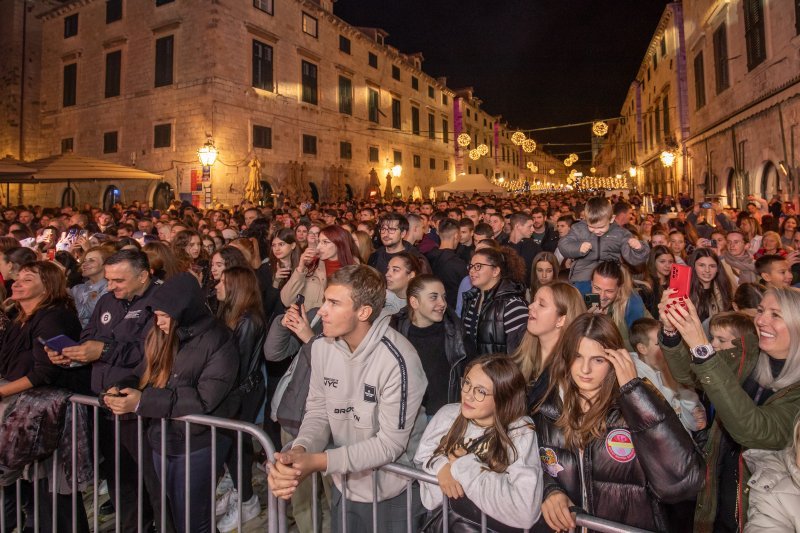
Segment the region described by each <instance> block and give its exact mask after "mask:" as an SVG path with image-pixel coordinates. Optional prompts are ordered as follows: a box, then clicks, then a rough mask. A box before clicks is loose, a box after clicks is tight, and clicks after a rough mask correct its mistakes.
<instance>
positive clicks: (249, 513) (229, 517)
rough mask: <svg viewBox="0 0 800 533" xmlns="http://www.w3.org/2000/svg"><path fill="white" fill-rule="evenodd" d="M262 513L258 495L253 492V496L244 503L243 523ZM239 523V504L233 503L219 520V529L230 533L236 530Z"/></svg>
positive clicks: (223, 532) (224, 532)
mask: <svg viewBox="0 0 800 533" xmlns="http://www.w3.org/2000/svg"><path fill="white" fill-rule="evenodd" d="M260 514H261V502H259V501H258V495H257V494H253V497H252V498H250V499H249V500H248V501H246V502H243V503H242V524H244V523H245V522H249V521H250V520H252V519H253V518H256V517H257V516H258V515H260ZM238 525H239V506H238V505H236V504H233V505H231V507H230V509H228V512H227V513H226V514H225V516H223V517H222V519H221V520H220V521H219V522H217V529H218V530H219V531H220V533H229V532H231V531H234V530H235V529H236V528H237V527H238Z"/></svg>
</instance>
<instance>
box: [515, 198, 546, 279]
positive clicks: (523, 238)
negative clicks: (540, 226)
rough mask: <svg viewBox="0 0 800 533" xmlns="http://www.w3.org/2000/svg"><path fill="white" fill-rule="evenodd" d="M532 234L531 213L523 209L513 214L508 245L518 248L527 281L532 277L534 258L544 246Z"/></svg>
mask: <svg viewBox="0 0 800 533" xmlns="http://www.w3.org/2000/svg"><path fill="white" fill-rule="evenodd" d="M531 234H533V219H531V216H530V215H528V214H526V213H524V212H522V211H518V212H516V213H514V214H513V215H511V233H509V234H508V246H510V247H511V248H513V249H514V250H516V251H517V253H518V254H519V256H520V257H521V258H522V260H523V261H524V262H525V272H526V274H527V277H526V278H525V279H526V282H529V280H530V279H531V268H533V258H534V257H536V254H538V253H539V252H541V251H542V247H541V246H539V245H538V244H536V242H535V241H534V240H533V239H531ZM526 284H527V283H526Z"/></svg>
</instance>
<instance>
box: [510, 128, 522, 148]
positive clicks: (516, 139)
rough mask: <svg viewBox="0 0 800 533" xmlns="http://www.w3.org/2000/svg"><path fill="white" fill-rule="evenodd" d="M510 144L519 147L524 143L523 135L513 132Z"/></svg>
mask: <svg viewBox="0 0 800 533" xmlns="http://www.w3.org/2000/svg"><path fill="white" fill-rule="evenodd" d="M511 142H512V143H514V144H516V145H517V146H519V145H521V144H522V143H523V142H525V134H524V133H522V132H521V131H515V132H514V135H512V136H511Z"/></svg>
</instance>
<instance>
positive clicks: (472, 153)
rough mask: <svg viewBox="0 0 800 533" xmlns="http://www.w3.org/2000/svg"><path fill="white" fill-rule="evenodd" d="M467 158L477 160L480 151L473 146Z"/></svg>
mask: <svg viewBox="0 0 800 533" xmlns="http://www.w3.org/2000/svg"><path fill="white" fill-rule="evenodd" d="M469 158H470V159H472V160H473V161H477V160H478V159H480V158H481V153H480V151H478V149H477V148H473V149H472V150H470V151H469Z"/></svg>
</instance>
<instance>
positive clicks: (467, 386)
mask: <svg viewBox="0 0 800 533" xmlns="http://www.w3.org/2000/svg"><path fill="white" fill-rule="evenodd" d="M461 392H463V393H464V394H470V393H472V397H473V398H475V401H476V402H482V401H483V400H485V399H486V397H487V396H491V395H492V393H491V392H487V391H486V389H484V388H483V387H480V386H478V385H473V384H472V383H470V381H469V380H468V379H467V378H461Z"/></svg>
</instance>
